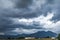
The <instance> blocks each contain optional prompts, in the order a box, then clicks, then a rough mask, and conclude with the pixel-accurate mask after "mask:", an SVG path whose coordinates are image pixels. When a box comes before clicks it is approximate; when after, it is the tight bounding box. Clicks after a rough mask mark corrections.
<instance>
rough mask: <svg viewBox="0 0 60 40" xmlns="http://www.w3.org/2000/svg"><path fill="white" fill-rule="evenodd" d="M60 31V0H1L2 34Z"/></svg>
mask: <svg viewBox="0 0 60 40" xmlns="http://www.w3.org/2000/svg"><path fill="white" fill-rule="evenodd" d="M38 31H52V32H54V33H59V32H60V0H0V35H17V34H23V33H24V34H32V33H35V32H38Z"/></svg>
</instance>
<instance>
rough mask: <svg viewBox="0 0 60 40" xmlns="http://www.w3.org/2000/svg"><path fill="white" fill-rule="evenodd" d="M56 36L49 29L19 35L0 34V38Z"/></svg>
mask: <svg viewBox="0 0 60 40" xmlns="http://www.w3.org/2000/svg"><path fill="white" fill-rule="evenodd" d="M48 36H49V37H56V36H57V34H56V33H53V32H51V31H47V32H45V31H38V32H36V33H33V34H19V35H0V38H8V37H10V38H18V37H36V38H44V37H48Z"/></svg>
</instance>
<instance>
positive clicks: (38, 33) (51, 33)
mask: <svg viewBox="0 0 60 40" xmlns="http://www.w3.org/2000/svg"><path fill="white" fill-rule="evenodd" d="M56 35H57V34H56V33H53V32H51V31H47V32H45V31H39V32H37V33H33V34H30V35H29V36H30V37H37V38H43V37H48V36H49V37H56Z"/></svg>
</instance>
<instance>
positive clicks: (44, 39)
mask: <svg viewBox="0 0 60 40" xmlns="http://www.w3.org/2000/svg"><path fill="white" fill-rule="evenodd" d="M0 40H53V39H51V38H41V39H0ZM55 40H56V39H55Z"/></svg>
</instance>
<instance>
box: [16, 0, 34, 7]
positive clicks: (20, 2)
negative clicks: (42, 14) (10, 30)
mask: <svg viewBox="0 0 60 40" xmlns="http://www.w3.org/2000/svg"><path fill="white" fill-rule="evenodd" d="M32 1H33V0H17V2H16V8H27V7H28V6H29V5H31V4H32Z"/></svg>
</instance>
